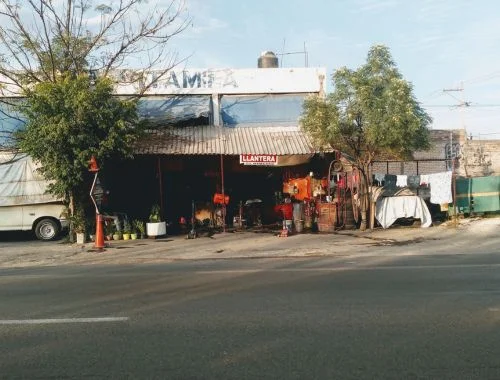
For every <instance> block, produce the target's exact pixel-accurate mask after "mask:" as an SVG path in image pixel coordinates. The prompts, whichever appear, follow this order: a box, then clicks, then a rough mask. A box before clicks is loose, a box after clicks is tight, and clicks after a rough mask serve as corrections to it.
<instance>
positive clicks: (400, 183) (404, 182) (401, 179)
mask: <svg viewBox="0 0 500 380" xmlns="http://www.w3.org/2000/svg"><path fill="white" fill-rule="evenodd" d="M396 186H397V187H406V186H408V176H407V175H397V176H396Z"/></svg>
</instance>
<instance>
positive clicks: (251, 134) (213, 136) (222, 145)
mask: <svg viewBox="0 0 500 380" xmlns="http://www.w3.org/2000/svg"><path fill="white" fill-rule="evenodd" d="M321 151H325V150H324V149H323V150H321V149H318V148H315V147H314V145H313V143H312V140H311V139H310V138H309V137H308V136H307V135H306V134H305V133H304V132H302V131H301V130H300V128H299V127H298V126H291V127H282V126H280V127H276V126H272V127H262V126H259V127H255V126H245V127H234V128H227V127H215V126H199V127H182V128H168V129H167V128H166V129H161V130H154V131H150V132H148V134H147V135H146V136H145V137H143V138H142V139H141V141H139V142H138V143H137V144H136V148H135V153H136V154H185V155H202V154H226V155H239V154H277V155H293V154H311V153H319V152H321ZM327 151H329V150H327Z"/></svg>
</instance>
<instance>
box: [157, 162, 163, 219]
mask: <svg viewBox="0 0 500 380" xmlns="http://www.w3.org/2000/svg"><path fill="white" fill-rule="evenodd" d="M158 182H159V187H160V214H161V217H162V219H163V220H165V212H164V209H163V177H162V174H161V157H160V156H158Z"/></svg>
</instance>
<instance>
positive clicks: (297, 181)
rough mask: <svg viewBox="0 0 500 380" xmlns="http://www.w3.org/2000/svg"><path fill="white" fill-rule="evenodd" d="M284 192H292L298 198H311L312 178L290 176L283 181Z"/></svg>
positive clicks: (291, 194)
mask: <svg viewBox="0 0 500 380" xmlns="http://www.w3.org/2000/svg"><path fill="white" fill-rule="evenodd" d="M283 193H286V194H290V196H293V197H294V198H295V199H297V200H304V199H308V198H311V182H310V178H309V177H305V178H290V179H288V180H286V181H285V182H283Z"/></svg>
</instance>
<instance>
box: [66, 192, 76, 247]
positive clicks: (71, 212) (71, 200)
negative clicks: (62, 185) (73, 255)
mask: <svg viewBox="0 0 500 380" xmlns="http://www.w3.org/2000/svg"><path fill="white" fill-rule="evenodd" d="M69 215H70V223H69V231H68V237H69V242H70V243H74V242H75V241H76V239H75V233H74V228H73V216H74V215H75V197H74V196H73V193H70V194H69Z"/></svg>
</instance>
